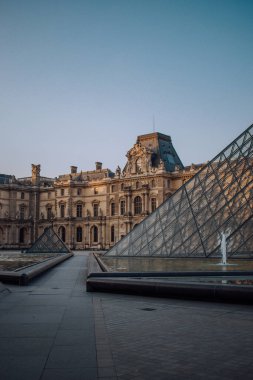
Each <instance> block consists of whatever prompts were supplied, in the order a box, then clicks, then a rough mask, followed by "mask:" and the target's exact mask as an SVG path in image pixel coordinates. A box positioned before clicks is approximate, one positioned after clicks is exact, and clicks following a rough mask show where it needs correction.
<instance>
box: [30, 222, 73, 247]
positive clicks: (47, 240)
mask: <svg viewBox="0 0 253 380" xmlns="http://www.w3.org/2000/svg"><path fill="white" fill-rule="evenodd" d="M69 252H70V250H69V249H68V248H67V246H66V245H65V244H64V243H63V241H62V240H61V239H60V237H59V236H58V235H57V234H56V232H55V231H54V230H53V228H52V227H48V228H46V229H45V231H44V233H43V234H42V235H41V236H40V237H39V238H38V239H37V240H36V241H35V243H34V244H33V245H32V247H31V248H29V249H28V250H27V251H26V253H69Z"/></svg>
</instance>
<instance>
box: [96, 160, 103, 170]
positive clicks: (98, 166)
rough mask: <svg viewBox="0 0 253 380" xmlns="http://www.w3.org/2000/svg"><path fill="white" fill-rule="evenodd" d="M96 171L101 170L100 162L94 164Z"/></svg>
mask: <svg viewBox="0 0 253 380" xmlns="http://www.w3.org/2000/svg"><path fill="white" fill-rule="evenodd" d="M95 165H96V170H102V162H95Z"/></svg>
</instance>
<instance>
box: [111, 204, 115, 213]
mask: <svg viewBox="0 0 253 380" xmlns="http://www.w3.org/2000/svg"><path fill="white" fill-rule="evenodd" d="M111 215H112V216H113V215H115V203H111Z"/></svg>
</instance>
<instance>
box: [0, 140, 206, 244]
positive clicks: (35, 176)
mask: <svg viewBox="0 0 253 380" xmlns="http://www.w3.org/2000/svg"><path fill="white" fill-rule="evenodd" d="M126 157H127V163H126V165H125V167H124V168H123V169H122V170H121V168H120V167H119V166H118V167H117V169H116V170H115V173H113V172H112V171H110V170H109V169H103V168H102V163H100V162H96V168H95V170H91V171H81V172H78V170H77V167H76V166H71V168H70V173H69V174H64V175H60V176H59V177H57V178H55V179H52V178H46V177H42V176H40V165H32V176H31V177H27V178H19V179H16V178H15V177H14V176H10V175H1V174H0V247H2V248H5V249H6V248H19V249H20V248H21V249H22V248H24V247H29V246H30V245H31V244H32V243H33V242H34V241H35V240H36V239H37V238H38V236H40V235H41V234H42V233H43V231H44V229H45V228H46V227H48V226H49V225H53V228H54V229H55V231H56V232H57V233H58V234H59V235H60V237H61V238H62V240H63V241H64V242H66V244H67V245H68V246H69V247H70V248H71V249H108V248H110V247H111V246H113V245H114V244H115V243H116V242H117V241H118V240H120V239H121V238H122V237H123V236H124V235H126V234H127V233H128V232H129V231H130V230H131V229H132V228H134V226H135V225H136V224H138V223H140V221H141V220H143V218H145V216H146V215H148V214H150V213H151V212H152V211H154V210H155V209H156V208H157V207H158V206H159V205H160V204H161V203H163V201H164V200H165V199H166V198H167V197H169V196H170V195H171V194H172V193H173V192H175V191H176V190H177V189H178V188H179V187H180V186H181V185H182V184H183V183H184V182H185V181H187V180H188V179H189V178H191V177H192V176H193V175H194V174H195V173H196V171H198V170H199V169H200V168H201V166H202V165H191V166H190V167H183V165H182V163H181V161H180V159H179V157H178V155H177V153H176V151H175V149H174V147H173V145H172V142H171V138H170V136H166V135H163V134H161V133H151V134H147V135H142V136H138V138H137V142H136V144H134V146H133V147H132V148H131V149H130V150H129V151H128V153H127V155H126Z"/></svg>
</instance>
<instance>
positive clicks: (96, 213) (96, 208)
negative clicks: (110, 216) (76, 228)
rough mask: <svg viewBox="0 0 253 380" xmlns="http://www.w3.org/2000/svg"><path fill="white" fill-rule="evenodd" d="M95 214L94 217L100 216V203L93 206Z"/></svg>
mask: <svg viewBox="0 0 253 380" xmlns="http://www.w3.org/2000/svg"><path fill="white" fill-rule="evenodd" d="M93 213H94V216H95V217H96V216H98V203H94V205H93Z"/></svg>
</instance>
